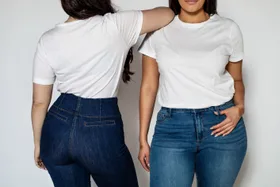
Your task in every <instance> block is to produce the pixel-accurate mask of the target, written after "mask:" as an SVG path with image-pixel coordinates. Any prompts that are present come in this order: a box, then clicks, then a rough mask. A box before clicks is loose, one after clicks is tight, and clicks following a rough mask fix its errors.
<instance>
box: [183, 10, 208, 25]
mask: <svg viewBox="0 0 280 187" xmlns="http://www.w3.org/2000/svg"><path fill="white" fill-rule="evenodd" d="M209 17H210V16H209V15H208V14H207V13H206V12H204V10H203V9H201V10H200V11H198V12H195V13H190V12H186V11H184V10H183V9H182V10H181V12H180V14H179V18H180V20H182V21H183V22H186V23H201V22H204V21H206V20H208V19H209Z"/></svg>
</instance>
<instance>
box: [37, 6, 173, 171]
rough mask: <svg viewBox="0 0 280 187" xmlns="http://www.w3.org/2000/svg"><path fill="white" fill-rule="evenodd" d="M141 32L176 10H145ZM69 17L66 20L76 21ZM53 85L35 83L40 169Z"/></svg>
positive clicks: (167, 20)
mask: <svg viewBox="0 0 280 187" xmlns="http://www.w3.org/2000/svg"><path fill="white" fill-rule="evenodd" d="M142 12H143V24H142V29H141V34H145V33H148V32H152V31H155V30H157V29H160V28H162V27H164V26H166V25H167V24H169V23H170V22H171V21H172V20H173V18H174V12H173V11H172V10H171V9H169V8H166V7H159V8H155V9H151V10H144V11H142ZM76 20H77V19H75V18H73V17H69V18H68V19H67V20H66V22H72V21H76ZM52 90H53V85H39V84H33V104H32V112H31V113H32V114H31V116H32V127H33V136H34V147H35V148H34V160H35V164H36V166H37V167H38V168H40V169H46V168H45V166H44V164H43V162H42V160H41V159H40V139H41V132H42V126H43V123H44V120H45V117H46V114H47V111H48V108H49V105H50V101H51V97H52Z"/></svg>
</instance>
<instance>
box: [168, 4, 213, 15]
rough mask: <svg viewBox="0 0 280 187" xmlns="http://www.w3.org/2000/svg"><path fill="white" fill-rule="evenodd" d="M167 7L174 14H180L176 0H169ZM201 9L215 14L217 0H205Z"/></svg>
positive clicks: (179, 7)
mask: <svg viewBox="0 0 280 187" xmlns="http://www.w3.org/2000/svg"><path fill="white" fill-rule="evenodd" d="M169 7H170V8H171V9H172V10H173V11H174V13H175V14H176V15H177V14H180V12H181V6H180V4H179V1H178V0H169ZM203 9H204V11H205V12H206V13H207V14H209V15H213V14H217V0H205V3H204V5H203Z"/></svg>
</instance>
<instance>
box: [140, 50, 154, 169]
mask: <svg viewBox="0 0 280 187" xmlns="http://www.w3.org/2000/svg"><path fill="white" fill-rule="evenodd" d="M142 66H143V67H142V84H141V91H140V137H139V138H140V140H139V141H140V152H139V160H140V162H141V164H142V166H143V167H144V169H146V170H147V171H149V144H148V139H147V135H148V131H149V127H150V122H151V118H152V114H153V109H154V104H155V99H156V95H157V90H158V84H159V72H158V65H157V62H156V60H155V59H153V58H150V57H148V56H145V55H143V65H142Z"/></svg>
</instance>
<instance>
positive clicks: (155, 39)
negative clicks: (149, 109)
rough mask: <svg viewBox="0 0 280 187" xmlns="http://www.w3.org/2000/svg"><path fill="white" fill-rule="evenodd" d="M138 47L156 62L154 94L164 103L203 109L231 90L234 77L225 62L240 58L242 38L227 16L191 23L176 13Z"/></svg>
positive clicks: (224, 98)
mask: <svg viewBox="0 0 280 187" xmlns="http://www.w3.org/2000/svg"><path fill="white" fill-rule="evenodd" d="M139 51H140V53H142V54H144V55H146V56H149V57H151V58H154V59H156V61H157V63H158V67H159V73H160V82H159V95H158V98H159V103H160V104H161V105H162V106H164V107H170V108H206V107H210V106H217V105H220V104H223V103H225V102H227V101H229V100H231V99H232V97H233V95H234V92H235V90H234V80H233V78H232V76H231V75H230V74H229V73H228V72H227V71H226V70H225V66H226V65H227V64H228V62H229V61H230V62H238V61H240V60H242V59H243V40H242V34H241V32H240V29H239V27H238V25H237V24H236V23H234V22H233V21H232V20H230V19H226V18H222V17H220V16H219V15H213V16H211V17H210V19H208V20H207V21H205V22H202V23H197V24H191V23H185V22H182V21H181V20H180V19H179V17H178V16H176V17H175V19H174V20H173V22H171V23H170V24H169V25H168V26H166V27H165V28H162V29H160V30H158V31H156V32H155V33H153V34H151V35H149V36H147V37H146V39H145V41H144V42H143V44H142V46H141V47H140V49H139Z"/></svg>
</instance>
